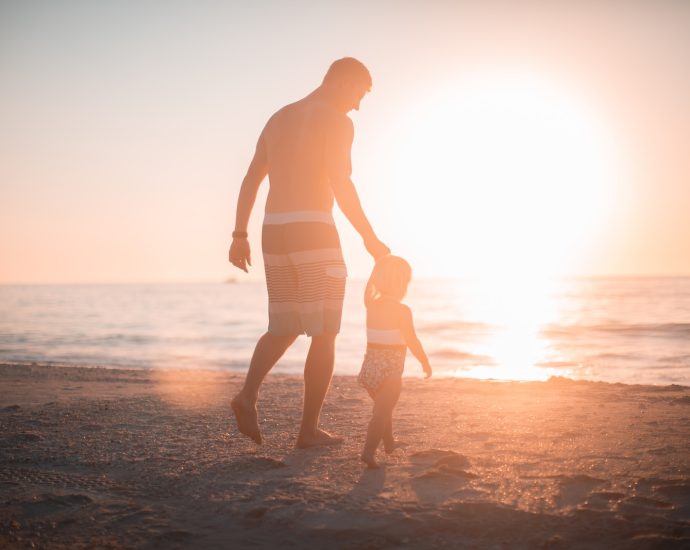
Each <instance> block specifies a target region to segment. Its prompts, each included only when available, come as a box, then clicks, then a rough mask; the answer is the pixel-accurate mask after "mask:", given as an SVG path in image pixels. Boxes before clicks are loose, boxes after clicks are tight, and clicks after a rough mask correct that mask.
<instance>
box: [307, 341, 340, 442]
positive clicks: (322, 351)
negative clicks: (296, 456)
mask: <svg viewBox="0 0 690 550" xmlns="http://www.w3.org/2000/svg"><path fill="white" fill-rule="evenodd" d="M335 337H336V334H333V333H326V334H322V335H320V336H313V337H312V339H311V345H310V346H309V353H308V354H307V361H306V363H305V365H304V412H303V415H302V426H301V428H300V431H299V436H298V437H297V446H298V447H314V446H316V445H332V444H334V443H341V442H342V438H339V437H333V436H331V435H329V434H328V433H327V432H325V431H323V430H320V429H319V415H320V414H321V406H322V405H323V400H324V398H325V397H326V393H327V392H328V387H329V386H330V384H331V377H332V376H333V365H334V361H335Z"/></svg>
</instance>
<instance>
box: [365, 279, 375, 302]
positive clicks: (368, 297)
mask: <svg viewBox="0 0 690 550" xmlns="http://www.w3.org/2000/svg"><path fill="white" fill-rule="evenodd" d="M373 278H374V273H373V272H372V273H371V275H370V276H369V280H368V281H367V287H366V288H365V289H364V305H365V307H367V308H368V307H371V305H372V304H373V303H374V283H373V282H372V279H373Z"/></svg>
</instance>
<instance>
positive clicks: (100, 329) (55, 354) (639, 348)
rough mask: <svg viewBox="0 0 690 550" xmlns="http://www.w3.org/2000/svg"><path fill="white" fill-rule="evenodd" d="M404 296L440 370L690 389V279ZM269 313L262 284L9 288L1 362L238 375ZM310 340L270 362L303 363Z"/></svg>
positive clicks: (360, 345)
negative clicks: (184, 370)
mask: <svg viewBox="0 0 690 550" xmlns="http://www.w3.org/2000/svg"><path fill="white" fill-rule="evenodd" d="M364 286H365V282H364V281H362V280H354V279H353V280H348V286H347V291H346V300H345V306H344V311H343V321H342V328H341V333H340V335H339V336H338V340H337V349H336V367H335V374H337V375H356V374H357V372H358V371H359V367H360V365H361V362H362V357H363V354H364V349H365V346H366V335H365V315H366V313H365V309H364V304H363V299H362V295H363V289H364ZM405 303H407V304H408V305H409V306H410V308H411V309H412V311H413V315H414V321H415V327H416V330H417V334H418V336H419V339H420V341H421V342H422V344H423V346H424V348H425V350H426V352H427V354H428V356H429V358H430V361H431V364H432V367H433V369H434V376H436V377H464V378H479V379H493V380H547V379H549V378H551V377H565V378H570V379H574V380H591V381H603V382H613V383H625V384H656V385H669V384H679V385H684V386H690V277H642V278H635V277H609V278H567V279H556V280H538V279H524V278H523V279H511V278H510V277H509V276H505V277H503V278H496V279H491V280H484V279H419V280H414V281H413V282H412V284H411V285H410V288H409V291H408V295H407V297H406V298H405ZM266 323H267V300H266V291H265V286H264V283H263V282H260V281H256V282H244V281H241V282H240V281H232V282H218V283H195V284H192V283H190V284H113V285H96V284H94V285H2V286H0V363H15V364H17V363H18V364H26V365H31V364H55V365H85V366H103V367H112V368H135V369H140V368H146V369H161V368H179V369H219V370H226V371H232V372H240V373H241V372H245V371H246V368H247V365H248V362H249V359H250V357H251V354H252V351H253V348H254V344H255V343H256V340H257V339H258V338H259V337H260V336H261V334H263V332H264V331H265V329H266ZM308 346H309V338H308V337H306V336H302V337H300V338H299V339H298V340H297V341H296V342H295V344H294V345H293V346H292V347H291V348H290V349H289V350H288V352H287V353H286V354H285V356H284V357H283V358H282V359H281V360H280V361H279V362H278V364H277V365H276V367H275V368H274V370H273V372H274V373H289V374H301V373H302V369H303V362H304V358H305V356H306V352H307V349H308ZM405 373H406V376H417V377H418V376H421V368H420V365H419V362H418V361H417V360H416V358H415V357H414V356H413V355H412V354H411V353H409V352H408V356H407V360H406V367H405Z"/></svg>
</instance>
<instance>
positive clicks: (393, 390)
mask: <svg viewBox="0 0 690 550" xmlns="http://www.w3.org/2000/svg"><path fill="white" fill-rule="evenodd" d="M411 277H412V269H411V268H410V265H409V264H408V263H407V262H406V261H405V260H403V259H402V258H400V257H398V256H390V255H388V256H384V257H383V258H381V259H380V260H379V261H378V262H376V265H375V266H374V270H373V271H372V273H371V277H369V282H368V283H367V288H366V290H365V291H364V305H365V306H366V308H367V352H366V355H365V356H364V362H363V364H362V370H361V371H360V373H359V376H358V378H357V380H358V382H359V383H360V384H361V385H362V386H364V387H365V388H366V390H367V391H368V392H369V395H370V396H371V398H372V399H373V400H374V410H373V417H372V419H371V422H369V429H368V430H367V439H366V442H365V443H364V451H363V452H362V456H361V459H362V461H363V462H365V463H366V464H367V466H368V467H369V468H378V467H379V466H378V464H377V463H376V449H377V447H378V446H379V442H380V441H381V440H383V445H384V449H385V451H386V452H387V453H392V452H393V451H394V450H395V449H396V448H397V447H399V446H401V445H402V443H401V442H399V441H396V440H395V439H394V438H393V425H392V417H393V408H394V407H395V404H396V403H397V401H398V397H399V396H400V387H401V384H402V373H403V367H404V364H405V354H406V352H407V348H410V351H411V352H412V353H413V354H414V356H415V357H416V358H417V359H418V360H419V362H420V363H421V364H422V368H423V369H424V373H425V374H426V378H429V377H430V376H431V366H430V365H429V359H427V356H426V354H425V353H424V349H423V348H422V344H421V343H420V342H419V339H418V338H417V334H416V333H415V330H414V325H413V323H412V312H411V311H410V308H409V307H407V306H406V305H404V304H401V303H400V300H402V299H403V298H404V297H405V294H406V293H407V285H408V284H409V283H410V279H411Z"/></svg>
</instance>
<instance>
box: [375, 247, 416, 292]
mask: <svg viewBox="0 0 690 550" xmlns="http://www.w3.org/2000/svg"><path fill="white" fill-rule="evenodd" d="M411 279H412V268H411V267H410V264H408V263H407V261H405V260H404V259H403V258H401V257H400V256H391V255H388V256H384V257H383V258H381V259H380V260H379V261H377V262H376V265H375V266H374V270H373V271H372V273H371V285H370V287H369V292H370V295H369V296H366V297H365V298H368V299H371V300H376V299H377V298H380V297H381V296H382V295H384V294H385V295H387V296H392V297H394V298H395V299H397V300H402V299H403V298H404V296H405V293H406V292H407V285H409V284H410V280H411Z"/></svg>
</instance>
